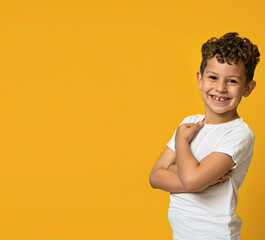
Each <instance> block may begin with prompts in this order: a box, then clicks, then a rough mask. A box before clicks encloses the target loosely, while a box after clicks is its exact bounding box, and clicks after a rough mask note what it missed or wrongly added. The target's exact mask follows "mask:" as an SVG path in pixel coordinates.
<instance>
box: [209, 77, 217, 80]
mask: <svg viewBox="0 0 265 240" xmlns="http://www.w3.org/2000/svg"><path fill="white" fill-rule="evenodd" d="M209 78H211V79H212V80H216V79H217V78H216V77H215V76H209Z"/></svg>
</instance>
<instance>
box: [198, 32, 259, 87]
mask: <svg viewBox="0 0 265 240" xmlns="http://www.w3.org/2000/svg"><path fill="white" fill-rule="evenodd" d="M201 52H202V62H201V66H200V72H201V74H202V75H203V72H204V69H205V68H206V66H207V61H208V60H209V59H211V58H213V57H214V56H216V59H217V61H218V62H219V63H224V62H227V63H228V64H230V65H231V62H233V63H234V64H237V63H238V62H239V61H242V62H243V63H244V65H245V71H246V84H247V83H249V82H250V81H251V80H252V79H253V76H254V71H255V68H256V65H257V64H258V62H259V60H260V58H259V56H260V53H259V50H258V47H257V46H256V45H254V44H252V42H250V41H249V39H247V38H241V37H238V33H236V32H229V33H226V34H225V35H223V36H222V37H220V38H219V39H218V38H216V37H213V38H211V39H209V40H208V41H207V42H205V43H204V44H203V45H202V48H201Z"/></svg>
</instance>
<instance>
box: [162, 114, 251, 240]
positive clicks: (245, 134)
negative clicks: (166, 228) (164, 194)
mask: <svg viewBox="0 0 265 240" xmlns="http://www.w3.org/2000/svg"><path fill="white" fill-rule="evenodd" d="M203 119H204V115H194V116H189V117H187V118H185V119H184V121H183V122H182V123H196V122H198V121H202V120H203ZM182 123H181V124H182ZM175 134H176V130H175V132H174V134H173V136H172V139H171V140H170V141H169V142H168V143H167V146H168V147H170V148H171V149H172V150H173V151H175ZM253 145H254V133H253V131H252V130H251V128H250V127H249V126H248V125H247V124H246V123H245V122H244V121H243V119H242V118H238V119H235V120H233V121H230V122H226V123H221V124H205V125H204V126H203V128H202V129H201V130H200V131H199V132H198V134H197V135H196V136H195V137H194V138H193V140H192V141H191V143H190V148H191V151H192V153H193V155H194V157H195V158H196V159H197V160H198V161H199V162H200V161H201V160H202V159H203V158H205V157H206V156H207V155H209V154H210V153H212V152H221V153H225V154H228V155H229V156H231V157H232V159H233V161H234V162H235V166H234V173H233V174H232V176H231V177H230V178H229V179H227V180H226V181H225V182H223V183H218V184H215V185H213V186H210V187H208V188H207V189H205V190H203V191H201V192H197V193H176V194H173V193H170V202H169V211H168V218H169V222H170V225H171V227H172V230H173V239H174V240H193V239H197V240H215V239H216V240H217V239H232V240H238V239H240V229H241V221H242V220H241V218H240V217H239V216H238V215H237V214H236V206H237V202H238V193H237V191H238V188H239V187H240V186H241V184H242V182H243V180H244V178H245V176H246V173H247V170H248V167H249V164H250V160H251V157H252V155H253Z"/></svg>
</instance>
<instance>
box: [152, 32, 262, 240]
mask: <svg viewBox="0 0 265 240" xmlns="http://www.w3.org/2000/svg"><path fill="white" fill-rule="evenodd" d="M259 56H260V53H259V51H258V48H257V46H256V45H253V44H252V43H251V42H250V41H249V40H248V39H247V38H241V37H239V36H238V34H237V33H227V34H225V35H224V36H222V37H221V38H219V39H217V38H211V39H209V40H208V41H207V42H206V43H204V44H203V46H202V62H201V67H200V71H199V72H197V82H198V87H199V89H200V91H201V96H202V99H203V101H204V104H205V114H204V115H199V114H197V115H193V116H189V117H187V118H185V119H184V120H183V122H182V123H181V124H180V126H179V127H178V128H177V129H176V130H175V132H174V134H173V136H172V139H171V140H170V141H169V142H168V144H167V146H168V147H167V148H166V149H165V150H164V151H163V152H162V153H161V155H160V156H159V158H158V159H157V161H156V163H155V165H154V167H153V169H152V171H151V173H150V178H149V180H150V184H151V186H152V187H153V188H158V189H162V190H165V191H168V192H170V203H169V211H168V218H169V221H170V225H171V227H172V230H173V239H174V240H185V239H187V240H192V239H200V240H207V239H209V240H215V239H233V240H238V239H240V229H241V218H240V217H239V216H238V215H237V214H236V206H237V201H238V193H237V191H238V188H239V187H240V186H241V184H242V183H243V180H244V178H245V175H246V173H247V170H248V167H249V164H250V160H251V157H252V155H253V145H254V134H253V132H252V130H251V128H250V127H249V126H248V125H247V124H246V123H245V122H244V121H243V119H242V118H240V117H239V114H238V112H237V107H238V105H239V103H240V101H241V98H242V97H243V96H244V97H248V96H249V95H250V93H251V92H252V91H253V89H254V88H255V86H256V82H255V81H254V80H253V76H254V70H255V67H256V65H257V63H258V62H259ZM231 169H233V170H232V171H231ZM231 173H233V174H232V175H231Z"/></svg>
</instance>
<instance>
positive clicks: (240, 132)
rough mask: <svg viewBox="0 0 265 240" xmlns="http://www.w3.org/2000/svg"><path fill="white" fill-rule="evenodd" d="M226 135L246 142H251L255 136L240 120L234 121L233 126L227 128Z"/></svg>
mask: <svg viewBox="0 0 265 240" xmlns="http://www.w3.org/2000/svg"><path fill="white" fill-rule="evenodd" d="M226 134H227V135H229V136H234V137H236V138H238V139H241V140H244V139H245V140H248V141H250V142H253V141H254V139H255V134H254V132H253V130H252V129H251V128H250V127H249V126H248V124H247V123H246V122H244V120H243V119H242V118H240V119H238V121H235V122H234V124H231V125H229V126H228V129H227V131H226Z"/></svg>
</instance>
